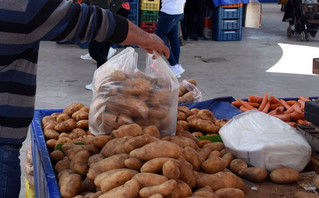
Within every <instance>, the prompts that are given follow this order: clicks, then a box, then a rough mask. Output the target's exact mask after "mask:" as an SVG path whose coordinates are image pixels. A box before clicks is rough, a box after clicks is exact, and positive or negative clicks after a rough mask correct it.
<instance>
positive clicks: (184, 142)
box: [170, 136, 199, 150]
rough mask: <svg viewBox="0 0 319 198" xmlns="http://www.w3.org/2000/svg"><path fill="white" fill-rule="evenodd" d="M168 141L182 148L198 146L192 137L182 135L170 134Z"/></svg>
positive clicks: (195, 147) (196, 147)
mask: <svg viewBox="0 0 319 198" xmlns="http://www.w3.org/2000/svg"><path fill="white" fill-rule="evenodd" d="M170 141H171V142H173V143H175V144H177V145H179V146H180V147H182V148H185V147H186V146H189V147H192V148H193V149H195V150H196V149H198V148H199V147H198V145H197V143H196V142H195V141H194V140H193V139H189V138H186V137H183V136H171V137H170Z"/></svg>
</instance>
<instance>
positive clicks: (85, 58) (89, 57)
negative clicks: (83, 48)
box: [80, 53, 92, 60]
mask: <svg viewBox="0 0 319 198" xmlns="http://www.w3.org/2000/svg"><path fill="white" fill-rule="evenodd" d="M80 58H81V59H83V60H91V59H92V57H91V56H90V54H89V53H87V54H85V55H82V56H80Z"/></svg>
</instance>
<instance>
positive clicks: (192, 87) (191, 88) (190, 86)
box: [180, 80, 202, 102]
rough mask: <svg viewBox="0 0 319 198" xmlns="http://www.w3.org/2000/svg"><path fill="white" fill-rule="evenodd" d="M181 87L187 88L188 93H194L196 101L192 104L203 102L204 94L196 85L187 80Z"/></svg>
mask: <svg viewBox="0 0 319 198" xmlns="http://www.w3.org/2000/svg"><path fill="white" fill-rule="evenodd" d="M180 85H181V86H183V87H185V88H186V89H187V91H189V92H192V93H193V96H194V100H193V101H191V102H199V101H201V100H202V92H201V91H200V90H199V89H198V88H197V87H196V86H195V85H194V84H192V83H190V82H188V81H187V80H183V81H182V82H181V83H180Z"/></svg>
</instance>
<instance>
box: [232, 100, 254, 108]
mask: <svg viewBox="0 0 319 198" xmlns="http://www.w3.org/2000/svg"><path fill="white" fill-rule="evenodd" d="M237 101H239V102H240V104H241V105H242V106H244V107H246V108H247V109H256V108H255V107H253V106H251V105H250V104H249V103H248V102H246V101H243V100H241V99H239V98H237Z"/></svg>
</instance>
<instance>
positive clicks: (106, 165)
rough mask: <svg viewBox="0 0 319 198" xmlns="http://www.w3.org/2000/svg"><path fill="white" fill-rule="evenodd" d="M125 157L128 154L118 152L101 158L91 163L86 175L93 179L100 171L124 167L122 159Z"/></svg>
mask: <svg viewBox="0 0 319 198" xmlns="http://www.w3.org/2000/svg"><path fill="white" fill-rule="evenodd" d="M127 158H128V154H118V155H113V156H110V157H107V158H105V159H102V160H100V161H98V162H97V163H95V164H92V165H91V167H90V168H89V171H88V173H87V175H86V176H87V177H88V178H89V179H91V180H94V178H95V177H96V176H97V175H99V174H100V173H102V172H105V171H108V170H112V169H117V168H124V167H125V165H124V161H125V159H127Z"/></svg>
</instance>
